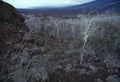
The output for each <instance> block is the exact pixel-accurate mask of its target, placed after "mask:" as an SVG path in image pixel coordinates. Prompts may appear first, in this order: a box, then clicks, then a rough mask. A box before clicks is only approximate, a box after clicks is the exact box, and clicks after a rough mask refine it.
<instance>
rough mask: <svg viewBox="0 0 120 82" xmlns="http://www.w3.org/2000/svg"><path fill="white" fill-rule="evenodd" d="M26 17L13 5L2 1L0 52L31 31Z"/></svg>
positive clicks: (6, 49) (0, 8)
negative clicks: (26, 23) (26, 22)
mask: <svg viewBox="0 0 120 82" xmlns="http://www.w3.org/2000/svg"><path fill="white" fill-rule="evenodd" d="M24 21H25V19H24V17H23V16H22V15H21V14H20V12H19V11H18V10H17V9H16V8H15V7H13V6H12V5H10V4H8V3H6V2H3V1H0V54H1V53H3V52H6V51H8V50H9V49H11V48H9V47H10V46H9V45H11V46H12V42H15V41H17V40H20V39H21V38H22V36H23V35H24V34H25V33H26V32H29V28H28V27H27V26H26V25H25V22H24Z"/></svg>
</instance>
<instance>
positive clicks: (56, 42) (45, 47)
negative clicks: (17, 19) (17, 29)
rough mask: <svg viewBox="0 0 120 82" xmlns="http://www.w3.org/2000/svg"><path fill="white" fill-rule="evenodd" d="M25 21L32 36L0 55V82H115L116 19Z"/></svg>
mask: <svg viewBox="0 0 120 82" xmlns="http://www.w3.org/2000/svg"><path fill="white" fill-rule="evenodd" d="M24 17H25V19H26V21H25V22H26V25H27V26H28V27H29V29H30V32H29V33H26V34H25V35H24V36H23V38H22V40H20V41H17V42H16V43H14V44H13V46H14V48H13V49H12V51H11V52H9V53H5V54H4V55H3V57H1V59H3V60H4V59H5V62H3V65H2V66H3V71H2V72H1V75H2V76H0V79H1V81H2V82H119V80H120V15H118V14H115V13H114V14H113V13H110V14H98V15H78V17H77V18H69V19H63V18H53V17H43V16H41V15H40V16H35V15H32V14H28V15H24ZM6 69H7V72H6V71H4V70H6Z"/></svg>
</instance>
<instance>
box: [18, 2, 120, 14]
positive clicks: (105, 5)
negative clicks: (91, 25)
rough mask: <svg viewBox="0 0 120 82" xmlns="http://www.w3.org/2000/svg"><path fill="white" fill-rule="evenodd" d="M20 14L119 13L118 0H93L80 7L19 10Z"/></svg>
mask: <svg viewBox="0 0 120 82" xmlns="http://www.w3.org/2000/svg"><path fill="white" fill-rule="evenodd" d="M19 11H20V12H22V13H34V14H39V13H42V14H44V15H50V16H61V15H76V14H88V13H91V12H92V13H93V14H95V13H103V12H105V11H112V12H117V13H120V0H95V1H92V2H89V3H85V4H82V5H76V6H70V7H64V8H35V9H19Z"/></svg>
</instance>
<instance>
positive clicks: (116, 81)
mask: <svg viewBox="0 0 120 82" xmlns="http://www.w3.org/2000/svg"><path fill="white" fill-rule="evenodd" d="M106 81H107V82H120V77H119V76H117V75H110V76H108V77H107V78H106Z"/></svg>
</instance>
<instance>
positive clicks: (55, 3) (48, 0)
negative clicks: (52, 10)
mask: <svg viewBox="0 0 120 82" xmlns="http://www.w3.org/2000/svg"><path fill="white" fill-rule="evenodd" d="M3 1H5V2H8V3H10V4H12V5H14V6H15V7H16V8H34V7H64V6H70V5H77V4H83V3H87V2H90V1H93V0H3Z"/></svg>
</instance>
